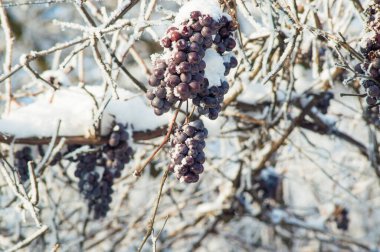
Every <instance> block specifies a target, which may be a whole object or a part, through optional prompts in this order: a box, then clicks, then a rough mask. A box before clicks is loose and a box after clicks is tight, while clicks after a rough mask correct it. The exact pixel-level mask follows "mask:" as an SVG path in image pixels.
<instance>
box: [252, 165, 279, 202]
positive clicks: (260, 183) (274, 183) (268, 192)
mask: <svg viewBox="0 0 380 252" xmlns="http://www.w3.org/2000/svg"><path fill="white" fill-rule="evenodd" d="M279 185H280V178H279V176H278V174H277V173H276V172H275V171H274V170H273V169H272V168H267V169H265V170H263V171H262V172H261V174H260V176H258V177H257V178H256V179H255V181H254V188H255V190H256V191H257V193H258V197H259V199H260V200H265V199H276V195H277V190H278V187H279Z"/></svg>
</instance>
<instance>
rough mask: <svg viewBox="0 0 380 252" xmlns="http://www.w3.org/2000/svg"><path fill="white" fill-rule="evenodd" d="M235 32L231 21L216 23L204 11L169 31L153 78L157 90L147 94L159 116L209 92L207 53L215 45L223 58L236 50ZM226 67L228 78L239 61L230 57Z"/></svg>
mask: <svg viewBox="0 0 380 252" xmlns="http://www.w3.org/2000/svg"><path fill="white" fill-rule="evenodd" d="M235 30H236V26H235V25H234V23H233V21H229V20H228V18H227V17H225V16H222V17H221V18H220V19H219V20H214V19H213V18H212V17H211V16H210V15H202V13H201V12H200V11H193V12H191V13H190V17H189V19H188V20H185V21H183V22H182V23H181V24H180V25H179V26H178V27H177V26H172V27H170V28H169V29H168V30H167V32H166V35H165V36H164V38H163V39H162V40H161V45H162V46H163V47H164V48H165V54H164V56H163V57H162V58H161V59H158V60H156V61H154V70H153V74H152V75H151V76H150V78H149V85H150V86H152V87H153V89H152V90H149V91H148V92H147V98H148V99H149V100H150V101H151V102H150V103H151V105H152V106H153V107H154V112H155V114H156V115H162V114H163V113H165V112H167V111H169V110H170V108H171V107H172V106H173V104H175V103H176V102H177V101H179V100H181V101H186V100H188V99H192V98H195V97H196V96H197V94H198V93H200V92H201V90H202V89H204V88H205V82H206V80H205V68H206V62H205V61H204V60H203V58H204V56H205V53H206V50H208V49H210V48H211V47H212V46H213V45H215V47H214V50H216V51H217V52H218V53H219V54H221V55H222V54H223V53H224V52H225V51H231V50H232V49H233V48H234V47H235V46H236V41H235V40H234V39H233V37H232V32H233V31H235ZM213 37H214V39H213ZM215 38H217V40H215ZM225 63H226V73H227V74H228V72H229V69H231V68H233V67H234V66H236V65H237V60H236V58H234V57H230V58H229V61H228V62H225ZM227 68H228V69H227Z"/></svg>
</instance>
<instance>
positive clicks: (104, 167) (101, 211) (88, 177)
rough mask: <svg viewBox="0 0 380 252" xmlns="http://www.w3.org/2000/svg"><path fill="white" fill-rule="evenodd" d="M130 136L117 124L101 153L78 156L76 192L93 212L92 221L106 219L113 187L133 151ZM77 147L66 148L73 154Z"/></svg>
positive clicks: (97, 151) (95, 152) (98, 151)
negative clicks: (129, 143)
mask: <svg viewBox="0 0 380 252" xmlns="http://www.w3.org/2000/svg"><path fill="white" fill-rule="evenodd" d="M128 138H129V135H128V133H127V132H126V131H125V129H124V127H123V126H122V125H121V124H116V125H115V126H114V127H113V129H112V132H111V133H110V136H109V138H108V142H107V144H105V145H104V146H103V147H102V148H101V150H95V151H92V152H86V153H82V154H79V155H78V156H77V159H72V160H71V161H77V162H78V163H77V169H76V171H75V176H76V177H78V178H79V184H78V185H79V190H80V192H81V193H82V194H83V195H84V197H85V199H87V200H88V207H89V209H90V210H93V211H94V218H95V219H99V218H101V217H105V216H106V214H107V212H108V210H109V209H110V207H109V205H110V203H111V201H112V197H111V195H112V193H113V189H112V185H113V181H114V179H115V178H119V177H120V176H121V171H122V169H123V168H124V165H125V164H126V163H128V162H129V161H130V159H131V155H132V152H133V151H132V148H131V147H130V146H129V145H128ZM78 147H79V146H68V149H69V151H75V150H76V149H77V148H78Z"/></svg>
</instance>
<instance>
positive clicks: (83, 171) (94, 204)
mask: <svg viewBox="0 0 380 252" xmlns="http://www.w3.org/2000/svg"><path fill="white" fill-rule="evenodd" d="M100 157H101V155H100V152H99V151H95V152H87V153H83V154H80V155H78V163H77V169H76V171H75V176H76V177H78V178H79V183H78V185H79V190H80V192H81V193H82V194H83V195H84V198H85V199H86V200H88V207H89V209H90V210H94V218H95V219H98V218H100V217H105V216H106V214H107V212H108V210H109V209H110V208H109V204H110V203H111V201H112V198H111V194H112V192H113V190H112V184H113V176H112V174H111V172H110V171H108V170H107V169H105V170H104V172H103V174H102V176H100V175H99V173H98V171H97V170H96V167H97V165H98V160H99V158H100Z"/></svg>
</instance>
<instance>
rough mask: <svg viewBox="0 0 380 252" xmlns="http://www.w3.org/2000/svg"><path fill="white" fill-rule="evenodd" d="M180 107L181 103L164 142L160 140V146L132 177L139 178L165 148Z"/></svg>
mask: <svg viewBox="0 0 380 252" xmlns="http://www.w3.org/2000/svg"><path fill="white" fill-rule="evenodd" d="M181 105H182V102H181V103H180V104H179V105H178V108H177V110H176V112H175V114H174V116H173V118H172V121H171V122H170V126H169V129H168V132H167V133H166V135H165V138H164V140H162V142H161V144H160V146H158V147H157V149H156V150H155V151H154V152H153V153H152V155H150V157H149V158H148V159H147V160H146V161H145V162H144V164H143V165H142V166H139V167H138V168H136V170H135V172H134V173H133V175H134V176H136V177H140V176H141V173H142V171H143V170H144V169H145V167H146V166H147V165H148V164H149V163H150V162H151V161H152V160H153V158H154V157H155V156H156V155H157V153H158V152H159V151H160V150H161V149H162V148H163V147H164V146H165V144H166V143H167V142H168V141H169V139H170V134H171V133H172V131H173V127H174V124H175V121H176V119H177V116H178V112H179V110H180V108H181Z"/></svg>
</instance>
